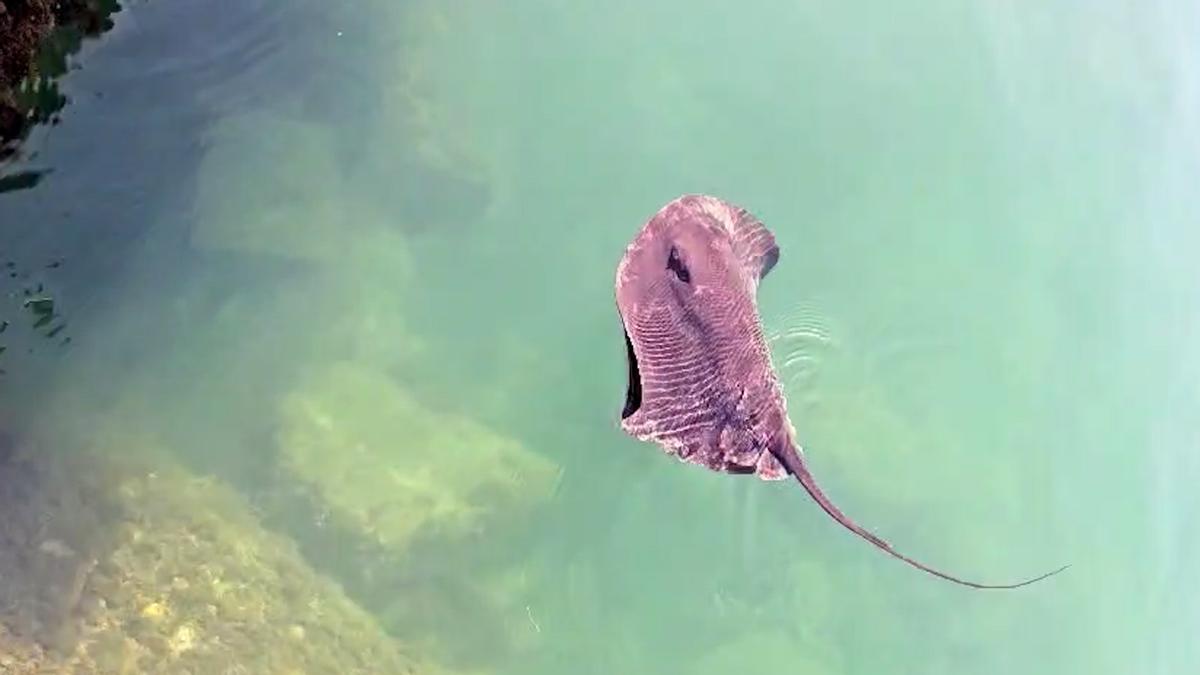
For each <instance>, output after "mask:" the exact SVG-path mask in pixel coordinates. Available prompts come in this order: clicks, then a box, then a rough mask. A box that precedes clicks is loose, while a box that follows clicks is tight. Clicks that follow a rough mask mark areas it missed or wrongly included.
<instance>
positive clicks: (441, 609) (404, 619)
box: [270, 362, 559, 669]
mask: <svg viewBox="0 0 1200 675" xmlns="http://www.w3.org/2000/svg"><path fill="white" fill-rule="evenodd" d="M278 445H279V454H280V481H279V485H280V486H281V488H282V489H281V492H284V493H290V494H292V495H299V497H295V496H293V497H290V498H285V499H284V500H283V502H282V503H280V502H277V503H275V505H274V506H273V507H272V508H271V509H270V510H271V512H272V513H275V514H279V515H280V517H281V519H284V520H288V521H290V523H289V525H285V526H284V527H285V528H286V529H288V530H289V531H293V532H295V533H296V536H297V538H298V539H299V540H300V541H301V542H302V543H303V544H304V545H305V549H304V550H305V551H306V552H308V553H309V555H310V556H311V557H313V559H319V560H321V561H322V563H323V564H324V565H325V566H327V567H328V568H330V569H334V570H337V573H338V575H339V577H340V578H343V579H344V580H345V583H346V585H347V589H348V591H349V592H351V593H352V595H353V597H355V598H356V599H357V600H358V601H359V602H360V603H361V604H363V605H364V606H366V607H367V608H368V609H370V610H371V611H373V612H374V613H376V614H377V615H378V616H380V618H381V621H382V622H383V624H384V625H385V626H387V628H388V630H389V631H390V632H392V633H394V634H397V635H403V636H405V638H406V639H414V640H420V641H421V644H423V645H426V646H427V648H428V649H430V650H431V653H433V654H435V655H436V656H437V658H438V659H439V660H440V661H442V662H445V663H449V664H451V665H453V666H455V667H457V668H484V669H492V668H495V667H496V664H498V663H501V662H503V661H505V660H506V659H507V658H509V657H512V656H514V655H515V654H517V653H520V652H527V651H528V650H530V649H534V648H536V646H537V645H538V644H540V640H541V635H540V630H539V629H538V628H537V625H536V620H533V619H531V616H530V610H529V608H528V604H529V602H530V600H529V598H530V597H531V594H532V592H533V589H534V587H535V586H536V584H537V580H538V579H540V578H541V576H540V574H541V571H540V568H539V567H538V566H537V565H536V564H531V563H530V561H529V560H528V559H527V558H528V555H527V550H526V548H525V545H524V542H526V541H527V540H526V537H529V536H531V535H532V533H534V532H535V531H536V530H535V528H534V527H533V523H534V522H535V521H534V520H533V517H534V516H536V515H537V513H538V507H540V506H545V505H546V504H547V503H548V501H549V499H550V497H551V496H552V495H553V493H554V490H555V488H556V484H557V481H558V478H559V470H558V467H557V466H556V465H555V464H554V463H552V462H551V461H549V460H548V459H546V458H544V457H542V456H541V455H539V454H537V453H535V452H533V451H531V450H530V449H528V448H527V447H525V446H524V445H523V444H522V443H521V442H519V441H517V440H515V439H512V438H508V437H506V436H504V435H502V434H500V433H498V432H496V431H495V430H493V429H491V428H489V427H487V426H485V425H483V424H481V423H479V422H477V421H475V420H472V419H469V418H466V417H464V416H462V415H461V414H457V413H450V412H444V411H438V410H434V409H431V408H430V407H428V406H427V405H426V404H425V403H423V402H422V401H420V400H418V399H417V398H416V397H415V396H414V395H413V394H412V393H411V392H409V391H407V390H406V389H405V388H403V387H401V386H399V385H398V384H397V383H396V382H395V381H393V380H392V379H391V378H389V377H388V376H386V375H384V374H382V373H380V372H378V371H376V370H373V369H369V368H365V367H364V366H363V365H361V364H357V363H352V362H339V363H335V364H333V365H330V366H327V367H324V368H320V369H316V370H314V371H312V372H310V373H309V374H308V376H307V377H305V378H303V379H302V381H301V384H300V385H299V386H298V387H297V388H296V389H295V390H294V391H293V392H292V393H291V394H290V395H288V396H287V397H285V399H284V401H283V404H282V411H281V421H280V426H279V429H278ZM297 485H298V486H299V487H298V488H297V487H296V486H297ZM306 523H307V525H306Z"/></svg>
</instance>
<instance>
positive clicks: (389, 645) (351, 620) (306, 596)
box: [0, 456, 446, 675]
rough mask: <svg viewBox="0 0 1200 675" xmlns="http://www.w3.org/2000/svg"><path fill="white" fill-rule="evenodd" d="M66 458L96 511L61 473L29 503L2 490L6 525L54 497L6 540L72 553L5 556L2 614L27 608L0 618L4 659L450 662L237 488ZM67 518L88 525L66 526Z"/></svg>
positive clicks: (410, 666) (326, 669)
mask: <svg viewBox="0 0 1200 675" xmlns="http://www.w3.org/2000/svg"><path fill="white" fill-rule="evenodd" d="M46 461H47V460H46V459H45V458H44V457H43V458H42V459H29V460H26V461H25V463H26V464H28V465H30V466H33V465H40V464H43V463H44V462H46ZM69 464H70V471H68V472H66V473H63V474H61V475H62V477H63V478H64V479H65V478H67V477H70V478H71V479H72V480H71V481H67V482H73V483H75V484H76V485H77V486H78V485H84V486H86V489H80V488H78V487H76V488H75V492H77V493H80V494H95V495H99V498H100V502H99V503H100V504H101V505H103V506H104V507H105V508H103V509H101V510H100V512H101V514H102V515H98V516H97V515H94V514H92V513H91V512H90V511H91V510H89V509H87V508H80V507H81V506H83V507H87V506H88V503H82V504H81V503H80V501H79V500H78V499H68V500H63V499H62V494H61V493H62V487H61V486H62V485H65V484H66V483H59V484H58V485H59V487H57V488H56V487H54V485H55V483H53V482H45V481H44V482H42V483H41V484H39V485H37V487H36V489H34V493H35V494H46V495H50V496H49V497H48V498H47V499H43V500H41V501H38V502H37V503H36V504H33V505H30V506H25V505H23V504H21V503H10V502H9V501H5V503H4V508H5V513H6V518H5V520H4V523H3V527H4V528H6V529H11V528H12V522H13V521H14V519H15V520H18V521H19V520H20V515H21V512H22V511H24V510H26V509H29V508H36V509H38V510H44V509H49V514H48V516H47V514H45V513H43V514H42V517H43V518H45V517H48V518H49V519H50V521H51V526H50V527H43V528H41V529H38V530H34V531H32V536H28V537H25V538H24V542H25V545H23V546H17V545H16V543H17V542H15V541H14V540H13V537H12V536H11V535H10V536H9V541H7V542H6V546H5V549H6V550H7V551H9V552H12V551H17V552H19V554H20V555H25V556H33V557H34V558H36V560H34V561H30V562H32V563H36V565H37V566H39V567H45V566H46V565H48V564H50V563H55V562H62V563H63V564H66V563H68V562H70V561H77V564H76V567H75V568H74V569H75V570H76V571H75V572H73V573H70V572H67V571H59V572H47V571H34V570H33V569H32V565H30V564H26V565H25V566H21V565H20V564H14V562H13V561H11V560H6V561H4V564H5V566H4V568H3V569H2V570H0V572H2V573H3V576H4V579H5V583H4V585H3V587H4V589H5V592H6V594H7V598H6V600H7V602H6V606H7V607H9V608H10V612H8V613H6V617H5V618H6V620H8V622H9V623H12V622H13V619H14V618H15V619H16V622H17V623H21V618H22V617H26V620H25V622H24V623H25V624H26V626H24V627H23V626H19V625H18V626H6V627H5V629H3V630H0V647H3V648H4V649H3V656H0V672H5V673H8V672H14V673H25V672H39V673H76V674H83V673H97V674H100V673H103V674H106V675H107V674H117V673H330V674H342V673H362V674H366V673H414V674H416V673H444V672H446V671H444V670H443V669H441V668H440V667H438V666H436V665H434V664H432V663H429V662H427V661H425V660H423V659H421V658H420V657H417V656H414V655H413V653H412V649H411V648H407V647H405V646H404V645H403V644H401V643H400V642H398V641H396V640H395V639H393V638H392V637H389V636H388V635H387V634H386V633H385V632H384V631H383V630H382V629H381V628H380V627H379V625H378V623H377V622H376V620H375V619H374V618H372V617H371V616H370V615H369V614H367V613H366V612H365V611H364V610H362V609H361V608H359V607H358V606H356V605H355V604H354V603H353V602H352V601H350V600H349V599H348V598H347V597H346V596H345V594H344V593H343V591H342V590H341V589H340V588H339V587H338V586H337V585H336V584H335V583H334V582H332V581H330V580H329V579H327V578H325V577H323V576H321V575H319V574H317V573H316V572H314V571H313V570H312V569H311V568H310V567H309V566H308V565H307V564H306V563H305V561H304V560H303V558H302V557H301V556H300V555H299V553H298V552H297V550H296V548H295V545H294V544H293V543H292V542H291V541H290V540H288V539H286V538H284V537H282V536H280V535H277V534H275V533H272V532H269V531H267V530H266V529H264V528H263V527H262V526H261V524H260V523H259V521H258V519H257V518H256V517H255V516H254V515H253V513H252V512H251V510H250V509H249V508H248V506H247V505H246V504H245V503H244V502H243V501H242V499H241V498H240V497H239V496H238V495H237V494H235V493H234V492H233V491H231V490H230V489H229V488H227V487H225V486H223V485H221V484H219V483H217V482H216V481H214V480H212V479H208V478H204V477H199V476H195V475H191V474H189V473H187V472H185V471H183V470H182V469H179V468H176V467H173V466H171V465H170V464H164V463H162V462H158V463H156V464H155V466H154V469H153V470H151V469H150V468H149V467H147V466H146V465H144V464H137V465H135V464H133V463H128V464H126V465H120V464H119V463H118V462H116V461H114V460H113V459H111V458H103V457H100V456H88V457H84V456H79V457H75V458H73V459H72V460H71V461H70V463H69ZM12 468H13V467H6V470H7V471H6V474H5V478H4V480H5V481H6V482H7V481H8V480H10V476H12V475H13V472H12V471H11V469H12ZM36 473H37V472H36V471H35V472H34V474H36ZM31 475H33V474H31ZM28 477H29V476H25V478H28ZM6 496H7V495H6ZM92 510H94V509H92ZM14 516H15V517H16V518H14ZM72 518H74V519H83V520H81V521H80V522H79V523H78V525H80V526H85V527H87V528H89V529H88V530H87V531H88V532H90V533H91V536H82V534H83V533H82V532H78V531H77V532H75V533H74V535H71V534H70V533H71V530H72V528H71V527H70V524H69V522H68V521H70V519H72ZM77 529H78V528H77ZM6 534H9V533H8V532H6ZM18 535H20V533H18ZM60 535H62V536H60ZM63 582H68V583H65V584H64V583H63ZM46 584H50V585H56V586H63V588H61V589H60V592H59V593H57V594H55V595H54V597H53V601H54V602H56V603H57V604H58V605H59V606H60V607H61V609H60V611H58V612H57V613H52V612H47V611H46V610H45V609H41V608H39V605H42V604H45V603H46V602H47V601H48V597H49V594H47V593H46V592H45V591H44V590H43V586H45V585H46ZM31 609H32V610H34V611H29V610H31ZM39 609H40V611H38V610H39ZM28 627H33V628H35V629H37V630H34V631H28V630H22V628H28ZM14 628H15V632H13V629H14ZM14 641H15V644H16V646H15V647H10V646H9V645H8V643H9V642H14ZM4 659H7V662H6V661H5V660H4ZM37 668H40V670H35V669H37Z"/></svg>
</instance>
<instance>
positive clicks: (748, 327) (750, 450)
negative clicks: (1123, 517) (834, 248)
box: [616, 195, 1066, 588]
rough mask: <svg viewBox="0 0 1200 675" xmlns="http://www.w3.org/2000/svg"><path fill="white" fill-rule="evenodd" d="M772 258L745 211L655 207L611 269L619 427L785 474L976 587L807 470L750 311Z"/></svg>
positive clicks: (692, 199)
mask: <svg viewBox="0 0 1200 675" xmlns="http://www.w3.org/2000/svg"><path fill="white" fill-rule="evenodd" d="M778 259H779V247H778V245H777V244H776V243H775V237H774V236H773V235H772V234H771V233H770V231H769V230H767V229H766V227H764V226H763V225H762V223H760V222H759V221H758V220H757V219H756V218H754V217H753V216H752V215H750V214H749V213H748V212H746V211H745V210H744V209H742V208H739V207H737V206H734V205H732V204H729V203H727V202H724V201H722V200H720V199H717V198H715V197H709V196H704V195H685V196H682V197H680V198H678V199H676V200H674V201H672V202H670V203H669V204H667V205H666V206H664V207H663V208H662V209H661V210H660V211H659V212H658V213H657V214H655V216H654V217H653V218H651V219H650V220H649V221H647V222H646V224H645V225H644V226H643V227H642V230H641V231H640V232H639V233H638V235H637V237H635V238H634V240H633V241H632V242H631V243H630V244H629V246H628V248H627V249H626V251H625V256H624V257H623V258H622V260H621V263H620V264H619V265H618V267H617V276H616V298H617V308H618V311H619V313H620V316H621V321H622V324H623V326H624V329H625V343H626V348H627V355H628V363H629V389H628V392H627V395H626V402H625V408H624V410H623V411H622V414H621V428H622V429H624V430H625V431H626V432H627V433H628V434H630V435H631V436H633V437H635V438H638V439H640V440H644V441H651V442H654V443H657V444H658V445H660V446H661V447H662V448H663V449H664V450H666V451H667V452H668V453H669V454H672V455H675V456H676V457H678V458H679V459H681V460H683V461H685V462H690V463H694V464H699V465H701V466H705V467H707V468H709V469H711V470H714V471H723V472H727V473H743V474H745V473H754V474H757V475H758V476H759V477H760V478H763V479H767V480H778V479H782V478H786V477H787V476H788V475H789V474H790V475H792V476H794V477H795V478H796V479H797V481H799V482H800V484H801V485H803V486H804V488H805V489H806V490H807V491H808V493H809V494H810V495H811V496H812V498H813V499H814V500H815V501H816V502H817V503H818V504H819V505H820V506H821V508H822V509H824V510H825V512H826V513H828V514H829V515H830V516H831V517H832V518H833V519H834V520H836V521H837V522H838V523H840V524H841V525H842V526H843V527H845V528H847V529H849V530H850V531H851V532H854V533H855V534H857V535H858V536H860V537H862V538H864V539H866V540H867V541H869V542H871V543H872V544H874V545H875V546H877V547H879V548H880V549H882V550H884V551H886V552H887V553H889V554H890V555H893V556H895V557H897V558H899V559H901V560H903V561H905V562H906V563H908V564H910V565H913V566H914V567H917V568H919V569H921V570H924V571H926V572H928V573H930V574H933V575H935V576H938V577H941V578H943V579H946V580H948V581H952V582H954V583H958V584H962V585H965V586H971V587H973V588H1016V587H1018V586H1024V585H1026V584H1030V583H1033V582H1035V581H1038V580H1040V579H1044V578H1046V577H1048V576H1050V575H1052V574H1057V573H1058V572H1060V571H1062V570H1063V569H1066V568H1065V567H1063V568H1060V569H1058V570H1055V571H1054V572H1050V573H1048V574H1043V575H1041V576H1039V577H1036V578H1034V579H1029V580H1026V581H1022V582H1019V583H1015V584H1002V585H1001V584H980V583H976V582H972V581H964V580H962V579H959V578H957V577H954V576H951V575H949V574H946V573H944V572H940V571H938V570H935V569H932V568H930V567H927V566H926V565H924V564H922V563H920V562H917V561H915V560H913V559H911V558H909V557H907V556H905V555H902V554H900V553H898V552H897V551H895V550H894V549H893V548H892V547H891V546H890V545H889V544H888V543H887V542H886V541H884V540H882V539H880V538H879V537H877V536H875V535H874V534H872V533H870V532H868V531H866V530H865V529H864V528H862V527H861V526H859V525H858V524H856V523H855V522H854V521H852V520H850V519H849V518H848V517H847V516H845V515H844V514H843V513H842V512H841V511H840V510H839V509H838V508H837V507H836V506H834V505H833V503H832V502H831V501H830V500H829V499H828V498H827V497H826V496H825V495H824V493H823V492H822V491H821V489H820V487H819V486H818V485H817V484H816V481H815V480H814V479H813V477H812V475H811V474H810V473H809V471H808V469H807V467H806V466H805V463H804V460H803V457H802V454H801V451H800V447H799V445H798V444H797V443H796V441H795V438H796V434H795V430H794V429H793V428H792V425H791V422H790V421H789V419H788V415H787V405H786V402H785V400H784V397H783V392H782V389H781V388H780V386H779V381H778V379H777V378H776V375H775V370H774V367H773V366H772V363H771V356H770V352H769V350H768V348H767V342H766V340H765V338H764V336H763V332H762V327H761V323H760V321H759V316H758V305H757V300H756V298H757V293H758V285H759V283H760V282H761V281H762V279H763V278H764V277H765V276H766V275H767V273H769V272H770V271H771V269H772V268H773V267H774V266H775V264H776V262H777V261H778Z"/></svg>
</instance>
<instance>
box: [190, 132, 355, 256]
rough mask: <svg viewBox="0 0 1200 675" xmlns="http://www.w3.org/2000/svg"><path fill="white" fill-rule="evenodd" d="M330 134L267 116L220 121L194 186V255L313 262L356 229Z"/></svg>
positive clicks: (333, 252)
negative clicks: (225, 253)
mask: <svg viewBox="0 0 1200 675" xmlns="http://www.w3.org/2000/svg"><path fill="white" fill-rule="evenodd" d="M329 133H330V132H329V130H327V129H325V128H323V127H320V126H318V125H315V124H311V123H306V122H303V121H299V120H293V119H289V118H287V117H282V116H276V115H271V114H268V113H251V114H245V115H241V116H236V117H230V118H226V119H223V120H221V121H220V122H219V124H218V125H217V127H216V128H214V129H213V130H212V131H211V132H210V134H209V138H208V140H209V142H210V144H211V145H210V147H209V149H208V152H207V153H205V156H204V160H203V162H202V164H201V166H200V171H199V175H198V177H197V181H196V224H195V226H194V227H193V229H192V233H191V243H192V245H193V246H195V247H196V248H198V249H201V250H210V251H236V252H241V253H256V254H263V255H271V256H281V257H284V258H290V259H299V260H309V261H320V260H328V259H330V258H331V257H336V256H339V255H342V254H343V250H342V245H341V244H342V242H343V241H344V240H345V239H346V237H347V235H349V234H352V233H353V231H354V230H355V229H356V225H357V222H356V219H355V217H354V216H355V214H354V213H350V212H348V210H347V209H346V206H347V205H346V204H345V203H343V200H342V194H343V190H342V178H341V176H340V174H339V172H338V167H337V164H336V161H335V159H334V158H335V156H336V153H335V144H334V143H333V139H332V138H331V137H330V135H329Z"/></svg>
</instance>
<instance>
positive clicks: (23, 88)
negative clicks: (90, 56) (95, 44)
mask: <svg viewBox="0 0 1200 675" xmlns="http://www.w3.org/2000/svg"><path fill="white" fill-rule="evenodd" d="M118 9H119V4H118V1H117V0H0V160H3V159H6V158H8V157H10V156H12V155H13V154H14V152H15V151H16V146H17V144H18V143H19V142H20V140H21V139H22V138H24V136H25V134H26V133H28V131H29V128H30V127H31V126H32V125H33V124H35V123H37V122H38V121H43V118H44V117H45V116H44V115H41V114H39V112H44V111H39V102H38V97H37V96H34V95H31V91H35V90H36V88H35V87H32V86H31V83H34V82H37V81H48V80H52V79H53V78H56V77H58V76H59V75H61V74H62V72H61V71H62V70H64V69H65V68H64V60H65V59H64V58H63V57H65V56H66V55H67V54H69V53H71V52H73V51H75V50H76V49H78V47H79V44H80V43H81V42H82V40H83V39H84V38H87V37H93V36H96V35H99V34H101V33H103V32H105V31H107V30H108V29H109V28H110V27H111V26H112V20H111V16H112V14H113V13H114V12H116V11H117V10H118ZM55 56H57V57H58V58H53V57H55ZM46 57H50V58H46Z"/></svg>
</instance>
